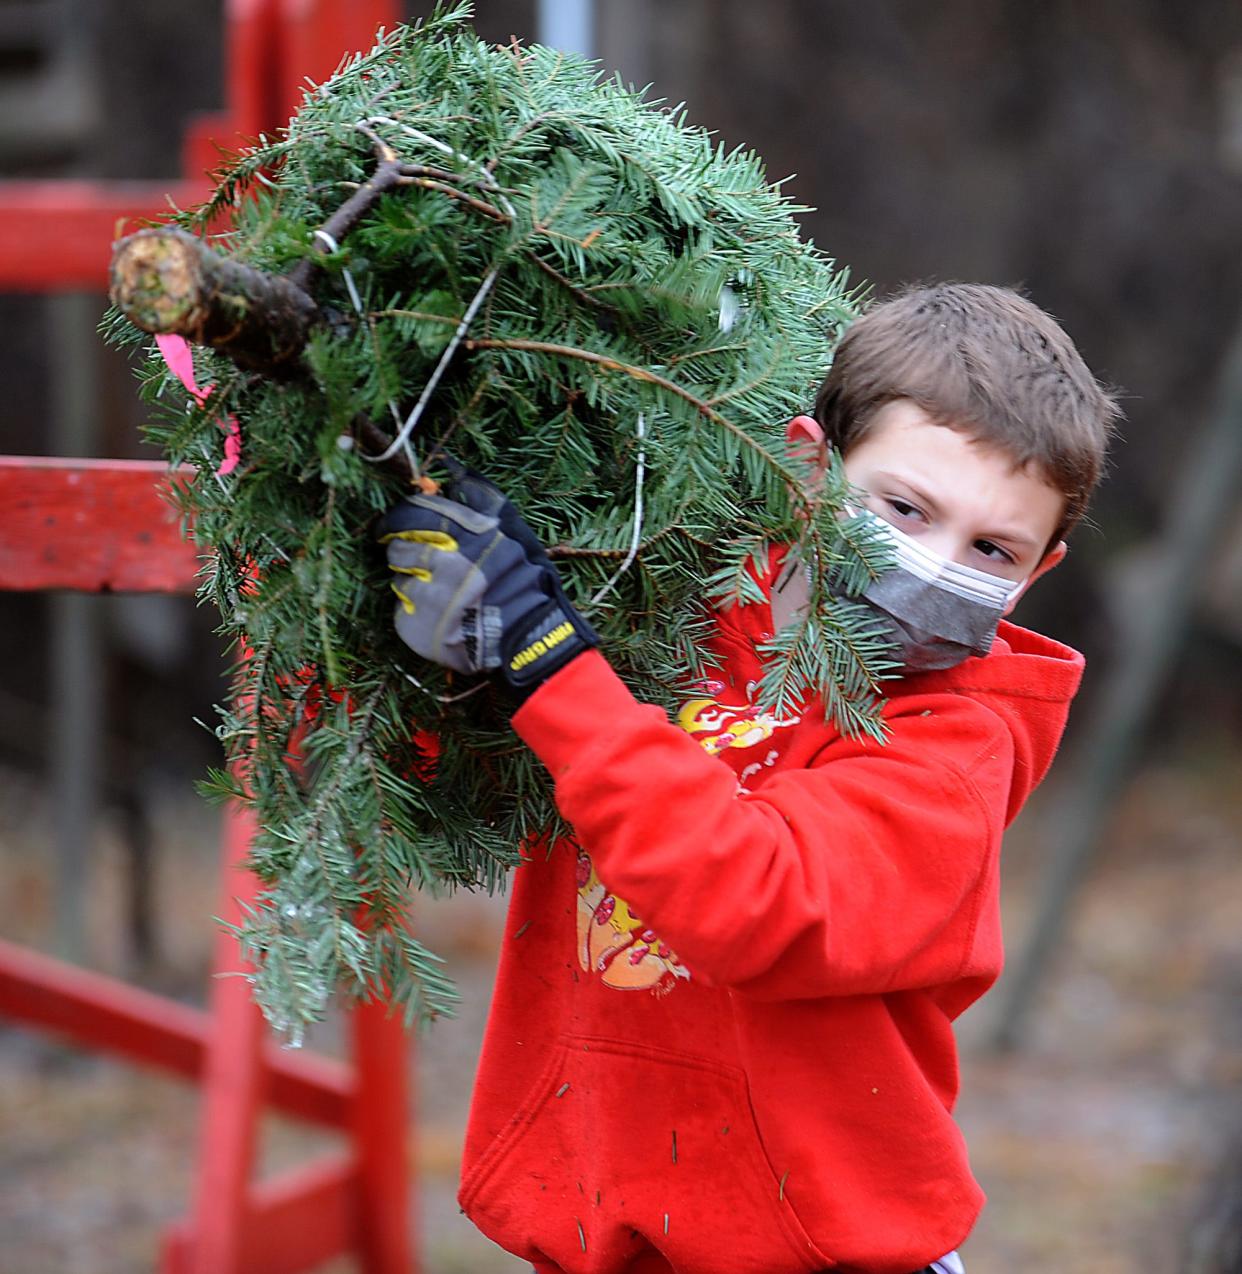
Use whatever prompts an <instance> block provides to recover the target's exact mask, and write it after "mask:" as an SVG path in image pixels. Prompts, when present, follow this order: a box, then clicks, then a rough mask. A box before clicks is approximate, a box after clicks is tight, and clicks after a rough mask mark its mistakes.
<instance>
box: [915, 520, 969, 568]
mask: <svg viewBox="0 0 1242 1274" xmlns="http://www.w3.org/2000/svg"><path fill="white" fill-rule="evenodd" d="M919 543H920V544H922V545H923V547H924V548H927V549H930V550H931V551H932V552H933V553H935V554H936V555H937V556H939V557H943V558H945V559H946V560H947V561H950V562H956V563H957V564H958V565H959V566H969V565H970V563H969V561H968V560H967V557H966V554H967V550H968V548H969V546H968V545H965V544H962V543H961V541H960V539H959V538H958V537H957V536H956V535H953V534H952V533H951V532H949V531H941V530H936V529H935V528H933V529H931V530H929V531H926V532H925V533H924V534H923V535H921V536H919Z"/></svg>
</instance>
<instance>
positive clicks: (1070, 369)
mask: <svg viewBox="0 0 1242 1274" xmlns="http://www.w3.org/2000/svg"><path fill="white" fill-rule="evenodd" d="M1115 415H1116V408H1115V406H1114V403H1113V401H1112V399H1111V398H1110V397H1109V396H1108V395H1107V394H1106V393H1105V392H1104V391H1103V390H1101V388H1100V387H1099V385H1098V384H1097V383H1096V381H1095V380H1094V378H1093V377H1092V376H1091V374H1090V372H1089V371H1088V370H1087V368H1086V367H1085V365H1084V364H1083V362H1082V359H1081V358H1080V357H1079V355H1078V353H1077V351H1076V350H1075V349H1074V346H1073V345H1072V343H1071V342H1070V340H1069V338H1068V337H1067V336H1066V335H1065V333H1064V332H1063V331H1062V330H1061V329H1060V327H1059V326H1058V325H1057V324H1056V323H1055V322H1054V321H1053V320H1052V319H1051V318H1050V317H1049V316H1047V315H1046V314H1044V313H1043V312H1042V311H1040V310H1039V309H1038V308H1036V307H1035V306H1034V305H1032V304H1031V303H1030V302H1028V301H1026V300H1024V299H1023V298H1022V297H1020V296H1018V295H1016V294H1015V293H1013V292H1009V291H1006V290H1004V289H998V288H991V287H983V286H976V285H948V286H941V287H933V288H926V289H922V290H917V291H912V292H908V293H906V294H904V295H902V296H900V297H898V298H896V299H894V300H891V301H888V302H886V303H884V304H882V305H879V306H876V307H875V308H874V309H872V310H871V311H870V312H869V313H868V314H867V315H865V316H864V317H863V318H861V319H859V320H858V321H857V322H856V323H855V324H854V326H853V327H851V329H850V330H849V332H848V333H847V334H846V336H845V338H844V340H843V341H842V343H841V346H840V348H839V350H838V352H837V356H836V360H835V363H834V365H833V368H832V371H831V372H830V374H829V375H828V377H827V380H826V381H825V383H824V385H823V386H822V388H821V390H820V392H819V395H818V398H817V400H816V405H815V415H814V417H808V416H800V417H798V418H797V419H796V420H794V421H793V422H792V423H791V424H790V426H789V429H788V434H789V438H790V442H791V444H792V445H794V446H795V447H801V448H804V449H806V448H811V449H814V452H815V453H816V454H818V455H819V456H820V458H821V460H822V459H826V449H827V448H829V447H832V448H836V449H837V450H838V451H839V452H840V453H841V454H842V456H843V457H844V463H845V467H846V471H847V473H848V475H849V477H850V479H851V480H852V482H853V483H854V485H855V486H856V487H857V488H858V489H859V490H860V492H861V493H862V497H861V498H863V499H865V503H866V506H867V508H868V509H869V510H870V512H871V514H872V516H874V517H877V518H879V519H881V520H883V522H885V523H886V524H888V525H889V526H890V527H892V528H893V532H892V534H893V539H894V542H895V549H896V554H895V556H896V562H897V564H896V566H895V567H894V569H893V570H892V571H889V572H887V573H885V574H884V575H883V576H882V577H881V578H880V580H878V581H877V582H876V583H875V584H874V585H873V586H872V588H871V589H870V590H869V591H868V595H867V596H868V601H869V602H870V604H871V605H872V606H873V607H874V608H875V609H876V611H877V614H879V615H882V616H885V617H886V618H887V620H888V622H889V624H890V626H891V629H892V633H893V636H894V641H895V644H896V648H897V649H898V651H899V655H898V658H899V659H900V661H901V663H902V674H903V675H901V676H900V677H899V678H898V679H895V680H893V681H891V682H889V683H888V684H887V685H886V687H885V688H886V691H887V694H888V700H887V703H886V704H885V706H884V717H885V721H886V723H887V726H888V729H889V738H888V741H887V742H886V743H885V744H883V745H880V744H876V743H875V742H873V741H868V740H861V739H850V738H845V737H842V736H841V735H840V733H839V732H838V731H837V730H836V729H835V728H834V726H833V724H832V722H831V721H826V720H825V719H824V716H823V711H822V707H821V706H820V705H818V704H816V703H812V704H810V705H808V706H807V707H805V708H804V709H803V710H802V711H801V712H800V713H797V714H793V715H791V716H789V717H788V718H783V719H775V718H773V717H772V716H771V715H768V714H761V713H759V712H758V710H757V709H755V708H754V707H752V705H751V703H750V701H749V699H750V687H751V683H753V682H754V681H755V680H756V679H757V677H758V674H759V659H758V656H757V654H756V650H755V647H756V644H757V643H760V642H762V641H764V640H766V639H768V638H769V637H770V636H771V634H772V633H773V632H774V631H775V630H776V628H777V627H779V626H780V624H781V623H783V622H785V621H786V620H788V619H789V618H790V617H791V616H793V615H794V614H796V612H797V609H798V607H799V605H800V604H804V603H805V581H804V579H803V575H802V573H801V571H800V570H798V569H797V568H796V564H794V565H792V566H791V565H790V564H785V563H782V562H781V560H780V559H781V554H780V553H779V552H778V551H774V552H773V575H774V577H775V581H776V582H775V586H774V587H773V588H772V590H771V604H770V605H766V604H749V605H741V606H737V607H734V608H733V609H731V610H729V611H728V612H726V613H724V614H722V615H720V616H719V621H718V632H717V635H716V638H715V641H714V649H713V654H714V655H715V664H716V667H717V668H718V675H717V677H716V679H715V680H714V681H713V682H711V684H710V685H709V686H708V687H707V688H706V690H705V691H704V692H703V694H702V696H701V697H700V698H698V699H696V700H693V701H691V703H689V704H687V705H686V707H685V708H683V710H682V711H681V713H680V714H679V719H678V723H677V724H673V723H671V722H669V721H668V720H667V719H666V718H665V716H664V714H663V713H662V712H661V711H660V710H659V709H656V708H653V707H649V706H643V705H641V704H638V703H636V702H635V700H634V699H633V697H632V696H631V695H630V693H629V691H628V690H626V688H625V687H624V686H623V684H622V683H621V682H620V681H619V680H618V679H617V678H616V676H615V675H614V674H613V672H612V670H611V669H610V667H609V666H608V664H607V662H606V660H605V658H604V655H603V654H601V653H600V652H599V651H598V650H595V649H592V647H593V646H594V645H595V644H596V643H595V637H594V633H593V632H592V631H591V629H590V627H589V625H587V624H586V623H585V621H583V620H582V619H581V617H580V616H578V615H576V613H575V612H574V611H573V608H572V607H571V606H570V605H569V603H568V602H567V601H566V599H565V598H564V595H563V594H562V593H561V591H560V587H559V583H558V582H557V581H556V577H555V571H554V569H553V568H552V566H551V565H550V563H548V560H547V558H546V557H545V556H544V554H543V552H542V550H541V549H540V548H539V546H538V544H537V543H536V542H535V541H534V538H533V536H532V535H531V533H530V531H529V528H527V527H526V526H525V524H524V523H522V522H521V519H520V517H519V516H518V515H517V513H516V511H515V510H514V508H513V506H512V505H511V504H509V502H508V501H507V500H505V499H504V497H503V496H501V495H500V493H499V492H497V491H496V489H495V488H494V487H491V485H490V484H488V483H486V482H484V481H482V480H480V479H477V478H474V477H464V478H463V479H462V480H461V481H460V482H459V483H458V484H457V486H456V487H455V492H454V493H455V494H456V495H457V497H458V501H464V503H459V502H457V501H450V500H445V499H442V498H440V497H430V498H427V497H414V498H412V499H411V500H409V501H406V502H404V503H403V504H402V505H400V506H398V508H397V509H396V510H394V511H393V513H391V514H390V515H389V522H388V526H387V528H386V529H387V531H388V534H387V535H386V536H385V537H384V538H385V541H386V543H387V544H388V552H389V562H390V565H391V566H392V567H393V568H394V570H395V571H397V575H396V577H395V578H396V580H397V581H398V582H397V583H396V584H395V585H394V587H395V588H396V589H397V591H398V595H399V598H400V603H399V605H398V606H397V608H396V622H397V626H398V630H399V631H400V632H401V635H402V636H403V638H404V639H405V640H406V641H407V642H408V643H409V644H410V645H411V646H412V647H413V648H414V649H416V650H418V651H419V653H421V654H423V655H424V656H425V657H428V658H432V659H437V660H439V661H440V662H442V663H445V664H446V665H447V666H450V667H456V668H459V669H463V670H479V669H484V670H487V669H492V668H497V667H498V666H499V675H500V676H502V677H503V678H504V679H505V681H506V682H507V683H509V685H510V687H511V688H512V689H513V690H514V691H515V693H516V694H517V695H518V696H519V697H520V698H521V699H522V700H523V701H522V702H521V704H520V706H519V707H518V709H517V711H516V712H515V714H514V717H513V726H514V729H515V730H516V731H517V733H518V734H519V735H520V736H521V737H522V739H524V740H525V741H526V743H527V744H528V745H529V746H530V747H531V748H533V749H534V751H535V752H536V753H537V754H538V755H539V756H540V758H541V759H542V760H543V761H544V763H545V764H546V765H547V766H548V769H549V770H550V772H551V773H552V775H553V777H554V779H555V782H556V798H557V802H558V805H559V807H560V809H561V811H562V812H563V813H564V815H565V816H566V818H567V819H568V820H569V822H570V823H571V824H572V825H573V826H574V828H575V831H576V833H577V846H580V848H576V847H571V846H567V845H558V846H555V847H554V848H553V850H552V852H551V853H550V854H548V855H546V856H545V855H544V854H543V853H537V854H534V855H532V856H531V859H530V861H529V862H527V863H526V864H525V865H524V866H523V867H522V868H521V869H520V870H519V871H518V872H517V873H516V874H515V881H514V885H513V897H512V902H511V904H510V909H509V917H508V925H507V929H506V933H505V937H504V942H503V948H502V952H501V958H500V968H499V973H498V979H497V984H496V991H495V998H494V1001H493V1004H492V1011H491V1017H490V1020H489V1023H488V1030H487V1037H486V1040H485V1043H484V1049H483V1055H482V1060H481V1064H480V1068H479V1074H478V1079H477V1083H476V1088H475V1094H474V1102H473V1108H472V1111H471V1118H470V1125H469V1129H468V1131H467V1139H466V1151H465V1164H464V1172H463V1179H462V1184H461V1195H460V1199H461V1204H462V1207H463V1209H464V1210H465V1211H466V1212H467V1214H469V1215H470V1217H471V1218H472V1219H473V1220H474V1221H475V1223H476V1224H477V1225H478V1226H479V1227H480V1229H482V1230H483V1231H484V1233H486V1234H488V1235H489V1236H490V1237H491V1238H493V1239H494V1240H495V1241H496V1242H497V1243H499V1244H500V1245H501V1246H502V1247H505V1248H507V1249H508V1250H510V1251H512V1252H515V1253H516V1254H518V1255H520V1256H522V1257H524V1258H526V1259H527V1260H528V1261H531V1262H532V1263H533V1265H534V1267H535V1270H536V1271H542V1272H544V1274H552V1272H554V1271H566V1272H572V1274H588V1272H589V1274H621V1272H622V1271H626V1272H627V1274H656V1272H657V1271H664V1272H667V1271H676V1272H677V1274H786V1272H789V1274H794V1272H804V1271H818V1270H827V1269H834V1270H847V1271H848V1270H854V1271H867V1272H869V1274H907V1272H909V1271H913V1270H919V1269H936V1270H943V1271H950V1272H952V1271H957V1270H960V1268H961V1267H960V1263H959V1262H958V1258H957V1257H956V1255H955V1254H954V1252H953V1251H952V1249H954V1248H955V1247H956V1245H957V1244H959V1243H960V1242H961V1241H962V1240H963V1239H964V1238H965V1237H966V1235H967V1233H968V1232H969V1230H970V1228H971V1226H972V1224H973V1222H974V1220H975V1218H976V1216H977V1214H978V1212H979V1209H980V1206H981V1205H982V1202H983V1196H982V1193H981V1191H980V1189H979V1187H978V1186H977V1184H976V1183H975V1181H974V1180H973V1178H972V1177H971V1174H970V1170H969V1167H968V1164H967V1159H966V1152H965V1147H964V1145H963V1142H962V1138H961V1135H960V1133H959V1132H958V1130H957V1128H956V1126H955V1125H954V1123H953V1121H952V1118H951V1115H950V1111H951V1109H952V1107H953V1104H954V1099H955V1097H956V1092H957V1083H958V1073H957V1058H956V1052H955V1047H954V1040H953V1033H952V1021H953V1019H954V1018H956V1017H957V1016H958V1014H960V1013H961V1012H962V1011H963V1010H964V1009H965V1008H966V1007H967V1006H968V1005H969V1004H971V1003H972V1002H973V1001H974V1000H975V999H977V998H978V997H979V996H980V995H981V994H982V993H983V992H984V991H985V990H986V989H987V988H988V987H989V986H990V985H991V984H992V982H993V981H994V980H995V979H996V977H997V975H998V973H999V971H1000V964H1001V936H1000V927H999V909H998V899H997V888H998V857H999V849H1000V838H1001V832H1002V830H1003V828H1004V827H1005V825H1007V824H1008V822H1009V821H1010V820H1011V819H1012V818H1013V817H1014V815H1015V814H1016V813H1017V812H1018V810H1019V808H1020V807H1021V805H1022V803H1023V801H1024V800H1025V799H1026V797H1027V795H1028V794H1029V792H1030V791H1031V789H1032V788H1033V787H1034V786H1035V785H1036V783H1038V782H1039V780H1040V779H1041V778H1042V776H1043V774H1044V772H1045V770H1046V769H1047V767H1048V764H1049V762H1050V761H1051V759H1052V755H1053V753H1054V751H1055V749H1056V747H1057V743H1058V741H1059V739H1060V736H1061V731H1062V728H1063V726H1064V722H1065V716H1066V712H1067V709H1068V705H1069V702H1070V699H1071V698H1072V697H1073V695H1074V692H1075V690H1076V689H1077V686H1078V682H1079V678H1080V675H1081V671H1082V659H1081V657H1080V656H1079V655H1078V654H1076V653H1075V652H1074V651H1072V650H1070V649H1068V648H1067V647H1065V646H1061V645H1059V644H1058V643H1056V642H1053V641H1050V640H1048V639H1046V638H1043V637H1039V636H1037V635H1035V634H1033V633H1029V632H1026V631H1024V630H1022V629H1020V628H1017V627H1014V626H1012V625H1010V624H1007V623H1004V624H1001V625H1000V630H999V635H996V628H997V623H998V621H999V620H1000V617H1001V615H1002V614H1007V613H1008V611H1009V610H1010V609H1011V608H1012V607H1013V605H1014V604H1015V602H1016V601H1017V599H1018V597H1019V595H1020V594H1021V593H1022V592H1023V591H1024V590H1025V588H1027V587H1029V585H1030V583H1031V582H1032V581H1033V580H1035V579H1036V578H1038V576H1040V575H1042V574H1044V573H1045V572H1046V571H1048V570H1051V569H1052V567H1053V566H1055V565H1056V564H1057V563H1058V562H1059V561H1060V560H1061V559H1062V557H1063V556H1064V554H1065V544H1064V540H1063V537H1064V535H1065V534H1066V532H1067V531H1068V530H1069V529H1070V528H1071V527H1072V526H1073V524H1074V523H1075V522H1077V521H1078V520H1079V519H1080V518H1081V517H1082V515H1083V512H1084V510H1085V507H1086V504H1087V500H1088V497H1089V496H1090V493H1091V490H1092V488H1093V487H1094V485H1095V483H1096V481H1097V480H1098V478H1099V474H1100V469H1101V466H1102V463H1103V456H1104V450H1105V444H1106V438H1107V434H1108V430H1109V427H1110V425H1111V422H1112V420H1113V418H1114V417H1115ZM983 656H986V657H983ZM946 1253H947V1254H948V1255H947V1256H946V1255H945V1254H946ZM933 1262H934V1263H935V1264H929V1263H933Z"/></svg>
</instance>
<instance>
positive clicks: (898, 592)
mask: <svg viewBox="0 0 1242 1274" xmlns="http://www.w3.org/2000/svg"><path fill="white" fill-rule="evenodd" d="M861 516H862V517H863V518H865V519H866V520H867V521H868V522H869V523H870V524H871V525H872V526H873V527H874V528H875V529H876V530H877V531H878V532H880V533H881V534H883V535H885V536H886V537H887V538H888V540H889V542H890V543H891V545H892V547H893V550H894V555H893V563H894V564H893V567H892V569H891V570H887V571H885V572H884V573H883V574H882V575H881V576H880V577H879V579H875V580H872V581H871V583H870V584H869V585H868V586H867V588H866V590H865V591H864V592H863V594H862V596H861V597H858V598H855V599H854V600H856V601H860V602H862V603H863V605H865V606H867V607H869V608H870V609H871V610H873V611H875V613H876V614H877V615H879V616H880V617H881V618H882V619H883V620H885V621H886V626H887V627H888V628H889V629H890V630H891V631H890V636H891V638H892V640H893V642H894V643H895V645H896V646H897V650H896V652H895V653H894V655H893V658H894V659H895V660H896V661H897V662H898V663H899V664H900V665H901V671H900V673H899V674H896V675H901V674H904V673H908V672H930V671H932V670H934V669H939V668H952V667H954V666H955V665H957V664H960V663H962V662H963V661H964V660H966V659H968V658H969V657H970V656H971V655H986V654H987V653H988V651H989V650H990V649H991V648H992V640H993V638H994V637H995V636H996V626H997V624H998V623H1000V619H1001V616H1002V615H1003V614H1004V613H1005V609H1006V607H1007V606H1008V605H1009V603H1010V602H1011V601H1013V600H1014V599H1015V598H1016V597H1017V596H1018V594H1019V593H1020V592H1021V591H1022V588H1023V586H1024V585H1025V584H1026V580H1018V581H1017V582H1014V581H1013V580H1007V579H1001V578H1000V577H999V576H997V575H989V574H988V573H987V572H986V571H976V570H974V569H973V568H972V567H969V566H959V565H958V564H957V563H956V562H950V561H948V560H947V559H946V558H943V557H941V556H940V555H939V554H937V553H933V552H932V551H931V550H930V549H927V548H924V547H923V546H922V545H921V544H920V543H919V542H918V541H917V540H916V539H913V538H912V537H911V536H909V535H906V534H905V533H904V532H903V531H899V530H898V529H897V528H896V527H894V526H892V525H890V524H889V523H888V522H885V521H884V519H883V518H881V517H877V516H876V514H874V513H872V512H871V511H870V510H867V509H864V510H862V514H861Z"/></svg>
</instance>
